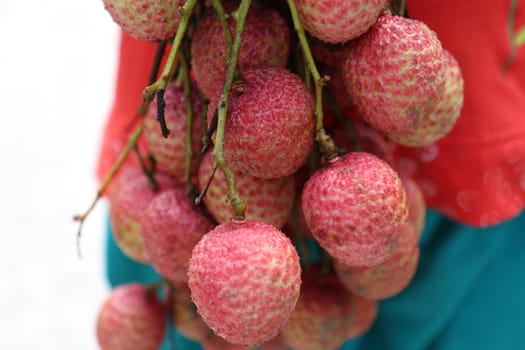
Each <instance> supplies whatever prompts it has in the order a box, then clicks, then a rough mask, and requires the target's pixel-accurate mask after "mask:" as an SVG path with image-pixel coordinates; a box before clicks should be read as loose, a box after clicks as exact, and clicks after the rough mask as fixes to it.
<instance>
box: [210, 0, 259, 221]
mask: <svg viewBox="0 0 525 350" xmlns="http://www.w3.org/2000/svg"><path fill="white" fill-rule="evenodd" d="M250 5H251V0H242V1H241V4H240V5H239V8H238V9H237V11H236V12H235V13H234V18H235V21H236V27H235V37H234V39H233V43H232V47H231V51H230V52H231V55H230V57H229V59H228V64H227V66H226V78H225V80H224V87H223V90H222V94H221V97H220V99H219V103H218V106H217V111H218V112H217V113H218V116H217V135H216V138H215V147H214V149H213V158H214V168H217V166H218V167H220V168H221V170H222V171H223V173H224V176H225V177H226V183H227V184H228V199H229V200H230V204H231V206H232V207H233V212H234V214H233V215H234V216H233V218H234V219H236V220H244V217H245V211H246V203H245V202H244V201H243V200H242V198H241V197H240V195H239V193H238V192H237V189H236V188H235V177H234V175H233V172H232V171H231V169H230V167H229V166H228V164H227V163H226V161H225V160H224V129H225V126H226V116H227V113H228V107H229V100H230V93H231V89H232V85H233V80H234V78H235V71H236V67H237V62H238V60H239V51H240V49H241V41H242V33H243V31H244V23H245V21H246V17H247V15H248V10H249V9H250Z"/></svg>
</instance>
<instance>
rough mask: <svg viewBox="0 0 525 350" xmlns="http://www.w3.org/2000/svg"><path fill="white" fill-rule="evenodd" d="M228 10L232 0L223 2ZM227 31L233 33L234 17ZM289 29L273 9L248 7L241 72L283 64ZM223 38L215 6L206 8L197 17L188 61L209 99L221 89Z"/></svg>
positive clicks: (240, 63)
mask: <svg viewBox="0 0 525 350" xmlns="http://www.w3.org/2000/svg"><path fill="white" fill-rule="evenodd" d="M224 7H225V9H226V10H227V11H228V10H229V11H228V12H232V11H233V10H235V6H234V3H233V2H231V1H230V2H226V3H225V4H224ZM229 24H230V31H231V32H232V35H233V34H235V20H234V17H233V16H232V15H230V16H229ZM289 41H290V33H289V30H288V25H287V23H286V21H285V20H284V18H283V17H282V16H281V15H280V14H279V13H278V12H277V11H275V10H273V9H269V8H266V7H263V6H259V5H255V6H252V8H250V11H249V13H248V16H247V18H246V23H245V26H244V32H243V36H242V44H241V49H240V52H239V61H238V66H239V68H240V71H241V73H243V72H244V70H245V69H246V68H249V67H257V66H279V67H284V66H285V65H286V63H287V61H288V54H289V52H290V42H289ZM225 52H226V39H225V36H224V32H223V30H222V26H221V24H220V23H219V20H218V18H217V15H216V14H215V10H214V9H208V10H207V11H206V12H205V15H204V16H203V18H202V19H201V20H200V21H199V24H198V26H197V29H196V30H195V34H194V36H193V40H192V43H191V64H192V68H193V72H194V73H195V80H196V81H197V85H198V86H199V89H200V90H201V91H202V93H203V94H204V95H205V96H206V97H207V98H209V99H211V98H213V97H214V96H215V94H216V93H217V91H222V86H223V84H224V77H225V73H224V72H225V67H226V63H225Z"/></svg>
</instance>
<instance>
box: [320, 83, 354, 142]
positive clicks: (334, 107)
mask: <svg viewBox="0 0 525 350" xmlns="http://www.w3.org/2000/svg"><path fill="white" fill-rule="evenodd" d="M325 94H326V97H327V98H328V104H329V105H330V108H331V109H332V111H333V112H334V114H335V117H336V118H337V120H338V121H339V122H340V123H341V124H343V126H344V127H345V129H346V134H347V135H348V136H349V137H350V139H351V140H352V145H353V146H354V151H355V152H359V151H360V150H361V142H359V138H358V137H357V135H356V133H355V130H354V128H353V127H352V122H351V121H350V120H348V118H346V117H345V116H344V114H343V111H342V110H341V107H339V104H338V103H337V100H336V99H335V96H334V94H333V92H332V91H331V90H330V89H326V90H325Z"/></svg>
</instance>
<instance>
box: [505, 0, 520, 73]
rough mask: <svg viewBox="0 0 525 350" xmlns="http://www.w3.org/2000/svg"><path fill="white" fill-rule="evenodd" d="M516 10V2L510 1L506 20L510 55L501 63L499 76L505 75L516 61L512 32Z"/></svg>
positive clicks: (513, 33) (513, 34)
mask: <svg viewBox="0 0 525 350" xmlns="http://www.w3.org/2000/svg"><path fill="white" fill-rule="evenodd" d="M517 8H518V0H511V1H510V10H509V16H508V19H507V30H508V33H509V44H510V53H509V57H507V59H506V60H505V62H504V63H503V66H502V67H501V74H502V75H503V74H505V72H506V71H507V69H509V67H510V65H511V64H512V62H514V60H515V59H516V41H515V39H514V37H515V35H516V33H515V32H514V25H515V23H516V11H517Z"/></svg>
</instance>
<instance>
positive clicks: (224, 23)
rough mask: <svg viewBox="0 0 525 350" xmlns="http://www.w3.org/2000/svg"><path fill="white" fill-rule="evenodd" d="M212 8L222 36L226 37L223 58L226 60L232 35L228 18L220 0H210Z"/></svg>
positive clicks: (229, 51) (231, 44) (229, 52)
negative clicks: (222, 33)
mask: <svg viewBox="0 0 525 350" xmlns="http://www.w3.org/2000/svg"><path fill="white" fill-rule="evenodd" d="M211 3H212V5H213V8H214V9H215V12H216V13H217V18H218V19H219V23H220V24H221V27H222V31H223V32H224V38H225V39H226V51H225V52H224V60H225V61H226V62H227V61H228V58H229V57H230V55H231V48H232V46H233V36H232V32H231V30H230V25H229V24H228V19H227V18H226V13H225V12H224V7H223V6H222V3H221V1H220V0H212V2H211Z"/></svg>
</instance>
